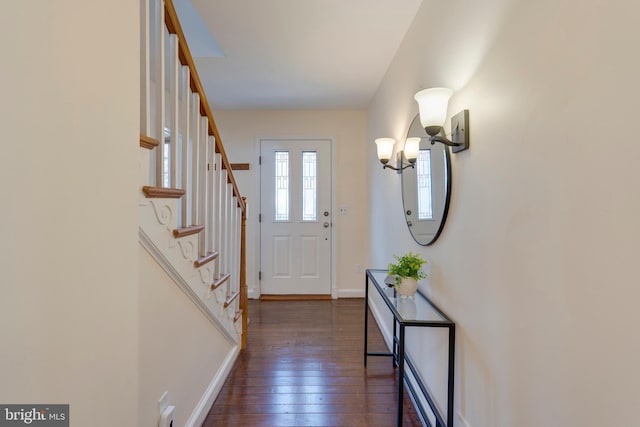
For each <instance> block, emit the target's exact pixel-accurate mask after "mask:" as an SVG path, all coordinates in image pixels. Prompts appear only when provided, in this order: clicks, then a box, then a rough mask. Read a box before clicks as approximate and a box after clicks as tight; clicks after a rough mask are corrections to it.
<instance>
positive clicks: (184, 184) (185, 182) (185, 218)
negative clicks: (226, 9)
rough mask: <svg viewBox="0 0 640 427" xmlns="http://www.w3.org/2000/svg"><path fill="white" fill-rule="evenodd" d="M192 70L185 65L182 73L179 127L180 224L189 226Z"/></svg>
mask: <svg viewBox="0 0 640 427" xmlns="http://www.w3.org/2000/svg"><path fill="white" fill-rule="evenodd" d="M190 81H191V72H190V71H189V67H188V66H186V65H184V66H183V67H182V72H181V73H180V114H179V117H180V121H179V128H180V134H181V136H182V138H181V142H180V143H181V158H180V176H181V179H180V188H182V189H183V190H185V191H186V194H185V195H184V196H183V197H182V209H181V211H180V224H181V226H182V227H183V228H184V227H187V226H188V225H189V212H188V210H189V191H188V189H189V141H190V140H191V129H190V127H189V117H191V89H190Z"/></svg>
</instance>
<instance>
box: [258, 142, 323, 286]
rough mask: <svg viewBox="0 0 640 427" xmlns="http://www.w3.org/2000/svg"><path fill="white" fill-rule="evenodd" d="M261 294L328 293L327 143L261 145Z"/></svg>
mask: <svg viewBox="0 0 640 427" xmlns="http://www.w3.org/2000/svg"><path fill="white" fill-rule="evenodd" d="M260 154H261V168H260V217H261V219H260V254H261V255H260V260H261V262H260V264H261V268H260V270H261V275H260V276H261V293H262V294H267V295H274V294H280V295H283V294H285V295H297V294H307V295H309V294H314V295H328V294H331V141H329V140H284V141H282V140H261V141H260Z"/></svg>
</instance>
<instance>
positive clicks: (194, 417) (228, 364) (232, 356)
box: [185, 345, 240, 427]
mask: <svg viewBox="0 0 640 427" xmlns="http://www.w3.org/2000/svg"><path fill="white" fill-rule="evenodd" d="M239 353H240V346H238V345H236V346H235V347H234V348H233V349H232V350H231V351H230V352H229V354H228V355H227V358H226V359H225V360H224V362H223V363H222V366H221V367H220V369H218V372H216V375H215V377H213V379H212V380H211V383H210V384H209V386H208V387H207V389H206V390H205V392H204V394H203V395H202V398H201V399H200V402H198V404H197V405H196V407H195V409H194V410H193V412H192V413H191V416H190V417H189V419H188V420H187V422H186V424H185V427H200V426H202V423H204V420H205V418H207V414H208V413H209V409H211V405H213V402H214V401H215V400H216V397H218V394H219V393H220V390H221V389H222V386H223V385H224V382H225V380H226V379H227V377H228V376H229V372H231V368H233V364H234V363H235V361H236V358H237V357H238V354H239Z"/></svg>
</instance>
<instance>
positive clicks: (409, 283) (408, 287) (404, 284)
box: [396, 277, 418, 298]
mask: <svg viewBox="0 0 640 427" xmlns="http://www.w3.org/2000/svg"><path fill="white" fill-rule="evenodd" d="M396 288H397V290H398V295H400V298H407V297H411V298H413V296H414V295H415V294H416V291H417V290H418V281H417V280H416V279H414V278H412V277H402V278H401V281H400V284H398V285H396Z"/></svg>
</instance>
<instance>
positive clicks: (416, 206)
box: [402, 116, 451, 246]
mask: <svg viewBox="0 0 640 427" xmlns="http://www.w3.org/2000/svg"><path fill="white" fill-rule="evenodd" d="M407 138H420V151H419V152H418V158H417V161H416V165H415V167H413V168H407V169H405V170H404V171H402V202H403V206H404V215H405V218H406V220H407V226H408V227H409V231H410V232H411V235H412V236H413V238H414V239H415V241H416V242H418V244H420V245H423V246H427V245H430V244H432V243H433V242H435V241H436V239H437V238H438V236H439V235H440V233H441V232H442V228H443V227H444V223H445V220H446V218H447V211H448V209H449V197H450V194H451V161H450V157H449V148H448V147H447V146H445V145H443V144H435V145H432V144H431V143H430V142H429V136H428V135H427V133H426V132H425V130H424V128H423V127H422V125H421V124H420V117H419V116H416V117H415V118H414V119H413V121H412V122H411V126H409V131H408V132H407Z"/></svg>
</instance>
